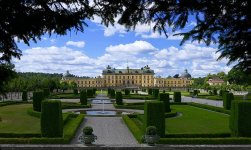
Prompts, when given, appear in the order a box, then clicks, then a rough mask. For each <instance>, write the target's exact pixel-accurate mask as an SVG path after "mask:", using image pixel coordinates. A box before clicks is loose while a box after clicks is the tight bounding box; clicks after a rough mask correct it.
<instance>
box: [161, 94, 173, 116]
mask: <svg viewBox="0 0 251 150" xmlns="http://www.w3.org/2000/svg"><path fill="white" fill-rule="evenodd" d="M159 100H160V101H162V102H163V103H164V109H165V112H171V108H170V103H169V94H168V93H160V94H159Z"/></svg>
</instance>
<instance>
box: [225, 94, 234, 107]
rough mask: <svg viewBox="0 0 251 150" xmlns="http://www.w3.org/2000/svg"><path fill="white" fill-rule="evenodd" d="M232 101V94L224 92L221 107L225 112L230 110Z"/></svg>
mask: <svg viewBox="0 0 251 150" xmlns="http://www.w3.org/2000/svg"><path fill="white" fill-rule="evenodd" d="M232 100H234V95H233V93H227V92H225V93H224V95H223V107H224V108H225V109H227V110H230V108H231V102H232Z"/></svg>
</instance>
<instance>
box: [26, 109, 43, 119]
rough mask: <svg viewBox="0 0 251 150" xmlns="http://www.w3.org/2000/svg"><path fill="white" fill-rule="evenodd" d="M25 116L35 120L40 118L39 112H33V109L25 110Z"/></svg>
mask: <svg viewBox="0 0 251 150" xmlns="http://www.w3.org/2000/svg"><path fill="white" fill-rule="evenodd" d="M27 114H28V115H30V116H32V117H36V118H40V116H41V113H40V112H37V111H34V110H33V109H27Z"/></svg>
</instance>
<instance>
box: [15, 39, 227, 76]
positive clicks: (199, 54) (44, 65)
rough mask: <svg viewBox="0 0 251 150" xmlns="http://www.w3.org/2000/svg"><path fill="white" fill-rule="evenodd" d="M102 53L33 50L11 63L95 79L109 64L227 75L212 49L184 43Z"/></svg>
mask: <svg viewBox="0 0 251 150" xmlns="http://www.w3.org/2000/svg"><path fill="white" fill-rule="evenodd" d="M105 50H106V51H105V53H104V54H103V55H101V56H98V57H96V58H91V57H89V56H88V55H86V54H85V53H83V52H82V51H78V50H75V49H73V48H69V47H65V46H64V47H56V46H51V47H34V48H30V49H27V50H25V51H23V56H22V57H21V60H16V59H15V60H14V63H15V65H16V69H17V71H22V72H49V73H64V72H65V71H66V70H70V72H71V73H73V74H76V75H84V76H97V75H100V74H101V73H102V70H103V69H104V68H105V67H106V66H107V65H111V66H112V67H115V68H125V67H126V66H127V61H128V65H129V67H130V68H141V67H143V66H145V65H149V66H150V67H151V68H152V69H154V70H155V73H156V75H161V76H165V77H166V76H168V75H171V76H173V75H174V74H177V73H178V74H180V73H182V72H183V71H184V69H188V71H189V72H190V73H191V74H192V76H194V77H198V76H206V75H207V74H208V73H217V72H220V71H224V72H228V71H229V70H230V69H231V66H226V62H225V60H222V61H216V58H217V56H218V54H215V52H216V49H215V48H212V47H203V46H200V45H195V44H185V45H183V46H182V47H180V48H177V47H174V46H171V47H166V48H164V49H158V48H156V47H155V46H154V45H152V44H151V43H149V42H146V41H135V42H133V43H127V44H118V45H110V46H108V47H106V48H105Z"/></svg>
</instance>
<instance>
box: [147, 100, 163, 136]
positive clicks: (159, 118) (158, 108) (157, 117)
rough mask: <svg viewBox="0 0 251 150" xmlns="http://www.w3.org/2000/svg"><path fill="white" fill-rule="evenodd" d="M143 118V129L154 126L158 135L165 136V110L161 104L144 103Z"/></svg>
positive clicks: (157, 102) (156, 102) (158, 102)
mask: <svg viewBox="0 0 251 150" xmlns="http://www.w3.org/2000/svg"><path fill="white" fill-rule="evenodd" d="M144 118H145V119H144V121H145V122H144V127H145V129H146V127H148V126H155V127H156V128H157V129H158V135H160V136H164V135H165V110H164V103H163V102H160V101H154V102H145V108H144Z"/></svg>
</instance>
